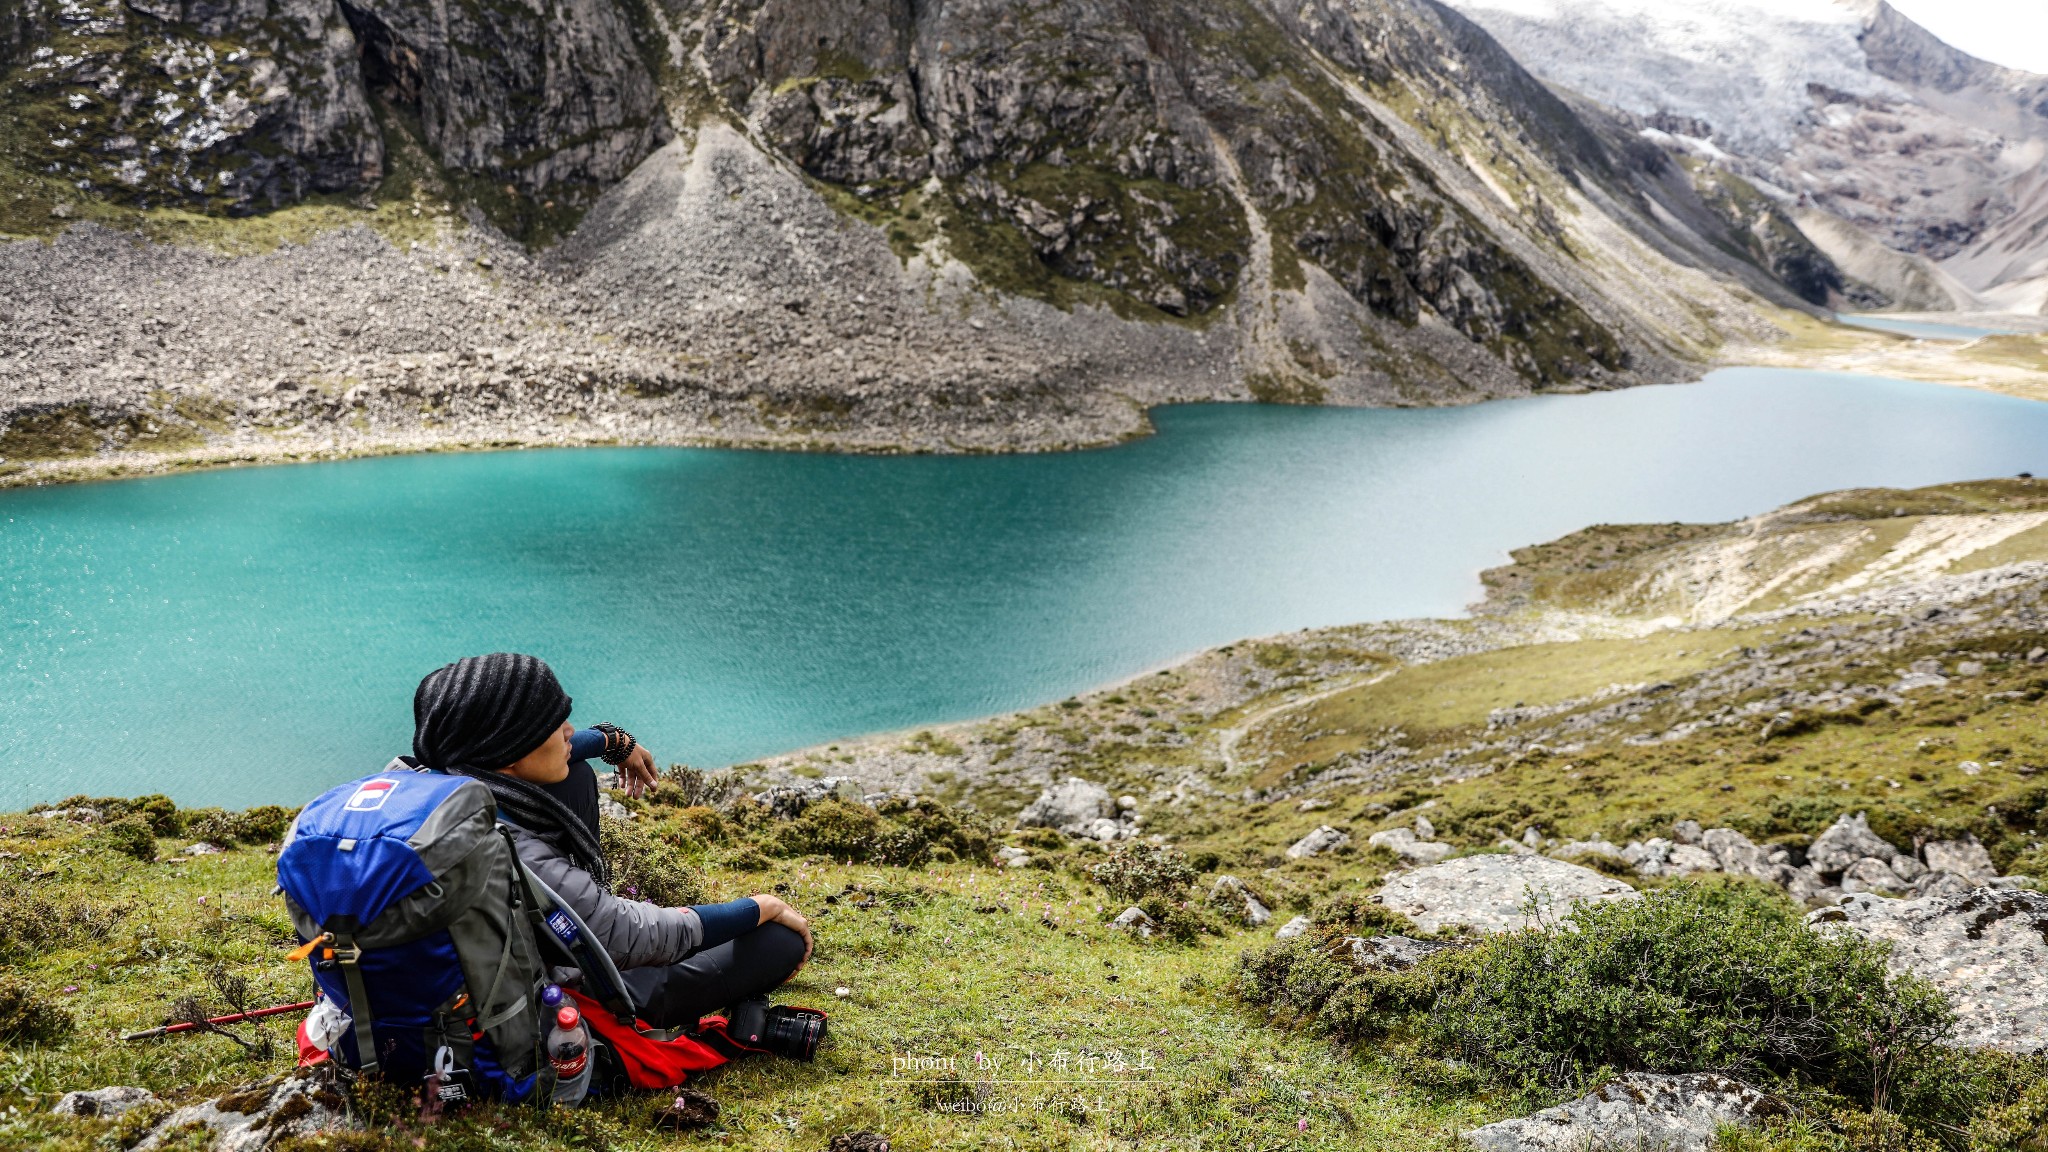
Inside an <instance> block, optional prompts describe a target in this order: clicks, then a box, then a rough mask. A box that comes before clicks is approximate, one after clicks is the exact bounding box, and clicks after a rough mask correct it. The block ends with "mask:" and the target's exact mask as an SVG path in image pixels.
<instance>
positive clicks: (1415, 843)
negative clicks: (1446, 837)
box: [1365, 828, 1451, 864]
mask: <svg viewBox="0 0 2048 1152" xmlns="http://www.w3.org/2000/svg"><path fill="white" fill-rule="evenodd" d="M1365 842H1366V843H1367V844H1370V845H1372V846H1373V847H1374V848H1385V849H1386V850H1387V851H1389V852H1392V853H1393V854H1394V855H1396V856H1399V857H1400V858H1401V859H1402V860H1405V861H1407V862H1408V863H1410V864H1434V863H1436V862H1437V861H1439V860H1441V859H1443V858H1444V857H1446V856H1449V855H1450V854H1451V846H1450V845H1449V844H1439V843H1437V842H1436V841H1434V840H1423V839H1419V838H1418V837H1417V836H1416V835H1415V833H1413V832H1410V831H1409V830H1408V829H1406V828H1389V829H1387V830H1386V831H1385V832H1375V833H1373V834H1372V835H1370V836H1368V837H1366V838H1365Z"/></svg>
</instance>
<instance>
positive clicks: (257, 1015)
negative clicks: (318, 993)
mask: <svg viewBox="0 0 2048 1152" xmlns="http://www.w3.org/2000/svg"><path fill="white" fill-rule="evenodd" d="M317 1003H319V1001H317V1000H308V1001H306V1002H305V1003H304V1004H279V1005H277V1006H276V1007H274V1008H257V1009H255V1010H253V1011H249V1012H231V1013H229V1014H228V1015H226V1016H215V1017H212V1018H210V1019H208V1020H207V1021H206V1022H207V1023H208V1024H239V1023H241V1022H242V1021H244V1020H257V1019H261V1018H262V1017H265V1016H276V1015H279V1014H281V1013H285V1012H304V1011H306V1010H307V1009H309V1008H311V1007H312V1006H313V1005H315V1004H317ZM197 1027H199V1025H198V1024H197V1023H195V1022H194V1021H191V1020H186V1021H182V1022H180V1023H177V1024H165V1025H163V1026H162V1027H160V1028H150V1029H148V1030H146V1031H142V1032H129V1033H127V1034H125V1035H123V1036H122V1037H121V1039H123V1040H154V1039H156V1038H157V1037H158V1036H169V1035H171V1034H172V1033H174V1032H190V1031H192V1030H193V1029H195V1028H197Z"/></svg>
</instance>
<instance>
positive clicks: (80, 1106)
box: [50, 1085, 156, 1118]
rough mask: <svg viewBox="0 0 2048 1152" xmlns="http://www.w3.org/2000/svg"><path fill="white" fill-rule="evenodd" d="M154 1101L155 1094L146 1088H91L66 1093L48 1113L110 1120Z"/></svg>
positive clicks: (117, 1086) (119, 1086) (122, 1086)
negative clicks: (100, 1117)
mask: <svg viewBox="0 0 2048 1152" xmlns="http://www.w3.org/2000/svg"><path fill="white" fill-rule="evenodd" d="M154 1099H156V1093H154V1092H151V1091H150V1090H149V1089H147V1088H129V1087H126V1086H124V1085H116V1086H114V1087H111V1088H91V1089H87V1090H86V1091H83V1092H66V1093H65V1094H64V1095H63V1097H61V1098H60V1099H59V1100H58V1101H57V1104H56V1106H55V1107H53V1108H51V1109H50V1111H51V1112H53V1113H55V1114H56V1115H59V1116H102V1117H107V1118H112V1117H115V1116H119V1115H121V1114H122V1113H124V1112H126V1111H128V1110H129V1109H131V1108H136V1107H139V1106H141V1105H143V1104H147V1103H149V1102H150V1101H151V1100H154Z"/></svg>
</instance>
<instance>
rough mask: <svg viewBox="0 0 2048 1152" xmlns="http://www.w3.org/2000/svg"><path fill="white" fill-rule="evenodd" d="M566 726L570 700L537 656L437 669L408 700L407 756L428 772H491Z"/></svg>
mask: <svg viewBox="0 0 2048 1152" xmlns="http://www.w3.org/2000/svg"><path fill="white" fill-rule="evenodd" d="M568 718H569V694H568V693H566V692H564V691H562V683H561V681H559V680H557V679H555V671H554V669H552V668H549V667H548V666H547V662H546V661H544V660H542V659H540V658H539V657H537V656H525V655H521V654H519V653H517V652H493V653H491V654H490V655H488V656H470V657H468V658H466V659H462V660H457V661H456V662H455V663H453V664H449V665H446V666H445V667H441V668H436V669H435V670H434V671H432V672H429V673H428V674H427V677H426V679H424V680H421V681H420V686H419V689H418V690H417V691H415V692H414V693H413V696H412V722H413V731H412V754H413V755H414V756H415V757H417V758H418V759H419V761H420V763H422V764H424V765H426V766H427V767H429V768H439V769H443V770H448V769H454V768H480V769H482V770H484V771H486V772H491V771H496V770H497V769H500V768H503V767H505V766H507V765H509V764H511V763H512V762H514V761H516V760H518V759H519V758H520V757H521V756H524V755H526V754H527V753H528V752H531V751H533V750H534V749H535V748H538V747H540V746H541V744H542V743H544V742H545V741H546V740H547V738H548V737H549V736H552V735H554V732H555V730H556V729H557V728H560V727H561V726H562V721H564V720H567V719H568Z"/></svg>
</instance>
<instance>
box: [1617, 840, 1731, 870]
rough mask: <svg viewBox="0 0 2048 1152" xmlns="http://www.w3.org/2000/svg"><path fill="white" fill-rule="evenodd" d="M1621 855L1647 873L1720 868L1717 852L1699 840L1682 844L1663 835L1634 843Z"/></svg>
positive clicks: (1622, 851) (1636, 867)
mask: <svg viewBox="0 0 2048 1152" xmlns="http://www.w3.org/2000/svg"><path fill="white" fill-rule="evenodd" d="M1621 858H1622V859H1624V860H1626V861H1628V862H1629V863H1630V864H1633V865H1634V866H1635V869H1636V871H1637V872H1638V873H1639V874H1641V875H1644V876H1690V875H1692V874H1693V873H1695V872H1713V871H1717V870H1719V868H1720V863H1719V862H1718V861H1716V860H1715V859H1714V854H1713V853H1711V852H1709V851H1707V850H1706V849H1705V848H1701V847H1699V846H1698V845H1696V844H1680V843H1677V842H1676V841H1672V840H1666V839H1664V838H1663V837H1661V836H1658V837H1653V838H1651V839H1649V840H1645V841H1643V842H1642V843H1640V844H1637V843H1631V844H1629V846H1628V847H1626V848H1624V849H1622V850H1621Z"/></svg>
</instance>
